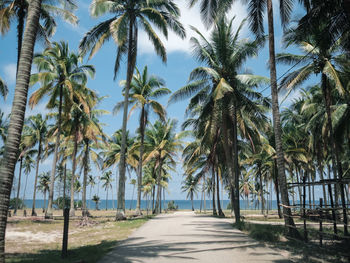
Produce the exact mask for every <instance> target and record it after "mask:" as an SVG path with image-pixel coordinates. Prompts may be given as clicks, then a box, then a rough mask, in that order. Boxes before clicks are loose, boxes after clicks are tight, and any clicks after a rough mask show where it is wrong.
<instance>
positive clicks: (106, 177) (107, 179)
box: [101, 171, 113, 210]
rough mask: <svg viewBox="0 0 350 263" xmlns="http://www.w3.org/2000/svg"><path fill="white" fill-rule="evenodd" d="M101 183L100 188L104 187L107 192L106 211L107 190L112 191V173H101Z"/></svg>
mask: <svg viewBox="0 0 350 263" xmlns="http://www.w3.org/2000/svg"><path fill="white" fill-rule="evenodd" d="M101 181H103V182H104V183H103V185H102V187H104V188H105V190H106V191H107V195H106V210H107V208H108V189H109V188H111V189H112V182H113V178H112V171H107V172H105V173H103V175H102V177H101Z"/></svg>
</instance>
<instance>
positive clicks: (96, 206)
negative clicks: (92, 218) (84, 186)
mask: <svg viewBox="0 0 350 263" xmlns="http://www.w3.org/2000/svg"><path fill="white" fill-rule="evenodd" d="M92 201H93V202H94V203H95V210H99V209H98V203H99V202H100V197H98V196H97V195H94V196H93V197H92Z"/></svg>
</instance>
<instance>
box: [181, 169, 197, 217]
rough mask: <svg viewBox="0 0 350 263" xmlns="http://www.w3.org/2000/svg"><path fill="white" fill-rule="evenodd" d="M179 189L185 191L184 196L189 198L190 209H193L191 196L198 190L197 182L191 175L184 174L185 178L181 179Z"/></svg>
mask: <svg viewBox="0 0 350 263" xmlns="http://www.w3.org/2000/svg"><path fill="white" fill-rule="evenodd" d="M181 189H182V192H187V196H186V198H190V199H191V204H192V211H194V206H193V197H194V194H197V192H198V184H197V182H196V181H195V180H194V178H193V176H192V175H188V176H186V179H185V180H184V181H183V186H182V187H181Z"/></svg>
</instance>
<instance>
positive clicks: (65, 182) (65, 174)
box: [63, 163, 67, 216]
mask: <svg viewBox="0 0 350 263" xmlns="http://www.w3.org/2000/svg"><path fill="white" fill-rule="evenodd" d="M66 185H67V164H66V163H65V164H64V173H63V216H64V209H66V208H67V202H66Z"/></svg>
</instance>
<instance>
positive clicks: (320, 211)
mask: <svg viewBox="0 0 350 263" xmlns="http://www.w3.org/2000/svg"><path fill="white" fill-rule="evenodd" d="M322 206H323V199H322V198H320V210H319V216H320V246H322V238H323V236H322V231H323V227H322V217H323V211H322Z"/></svg>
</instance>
